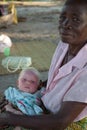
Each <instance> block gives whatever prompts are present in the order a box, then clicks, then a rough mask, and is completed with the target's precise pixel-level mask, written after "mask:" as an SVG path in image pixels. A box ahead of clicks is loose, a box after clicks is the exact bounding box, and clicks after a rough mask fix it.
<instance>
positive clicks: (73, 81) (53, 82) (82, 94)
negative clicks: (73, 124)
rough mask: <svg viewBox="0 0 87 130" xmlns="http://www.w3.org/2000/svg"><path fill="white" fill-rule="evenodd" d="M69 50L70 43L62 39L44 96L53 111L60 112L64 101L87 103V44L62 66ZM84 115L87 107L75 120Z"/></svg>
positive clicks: (45, 103) (86, 114)
mask: <svg viewBox="0 0 87 130" xmlns="http://www.w3.org/2000/svg"><path fill="white" fill-rule="evenodd" d="M67 50H68V44H67V43H63V42H62V41H60V42H59V44H58V47H57V48H56V51H55V53H54V55H53V59H52V63H51V66H50V70H49V75H48V83H47V87H46V93H45V95H44V96H43V97H42V101H43V103H44V105H45V107H46V108H47V109H48V110H50V111H51V112H53V113H56V112H58V110H59V109H60V107H61V103H62V102H64V101H77V102H84V103H87V45H85V46H84V47H83V48H82V49H81V50H80V51H79V53H78V54H77V55H76V56H75V57H74V58H73V59H72V60H70V61H69V62H68V63H67V64H65V65H63V66H62V67H60V65H61V63H62V61H63V58H64V57H65V54H66V53H67ZM84 117H87V107H85V109H84V110H83V111H82V112H81V113H80V115H79V116H78V117H77V118H76V119H75V121H78V120H81V119H82V118H84Z"/></svg>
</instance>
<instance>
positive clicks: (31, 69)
mask: <svg viewBox="0 0 87 130" xmlns="http://www.w3.org/2000/svg"><path fill="white" fill-rule="evenodd" d="M25 72H32V73H33V74H34V75H35V76H36V77H37V79H38V84H39V82H40V72H39V71H38V70H37V69H35V68H34V67H29V68H26V69H23V70H22V71H21V72H20V74H19V78H18V79H20V78H21V76H22V75H23V74H24V73H25Z"/></svg>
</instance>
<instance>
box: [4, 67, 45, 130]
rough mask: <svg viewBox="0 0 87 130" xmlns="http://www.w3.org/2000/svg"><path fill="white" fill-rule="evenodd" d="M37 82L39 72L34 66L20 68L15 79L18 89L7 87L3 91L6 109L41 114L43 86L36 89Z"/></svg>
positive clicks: (21, 112) (28, 113)
mask: <svg viewBox="0 0 87 130" xmlns="http://www.w3.org/2000/svg"><path fill="white" fill-rule="evenodd" d="M39 82H40V74H39V72H38V71H37V70H36V69H35V68H32V67H30V68H28V69H24V70H22V71H21V73H20V74H19V78H18V81H17V87H18V89H16V88H13V87H9V88H8V89H7V90H5V92H4V94H5V98H6V100H8V104H7V105H6V106H5V109H6V111H10V112H13V113H15V114H26V115H38V114H42V113H43V109H42V108H41V97H42V95H43V91H44V88H42V89H40V90H38V89H39ZM16 107H17V108H18V109H16ZM16 128H17V129H16ZM16 128H15V130H21V128H19V127H16Z"/></svg>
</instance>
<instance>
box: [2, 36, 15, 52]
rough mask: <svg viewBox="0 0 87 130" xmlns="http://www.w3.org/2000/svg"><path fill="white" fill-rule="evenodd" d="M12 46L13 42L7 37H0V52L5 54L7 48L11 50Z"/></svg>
mask: <svg viewBox="0 0 87 130" xmlns="http://www.w3.org/2000/svg"><path fill="white" fill-rule="evenodd" d="M11 46H12V41H11V39H10V38H9V37H8V36H7V35H4V34H2V35H0V52H1V53H3V52H4V50H5V48H8V47H9V48H10V47H11Z"/></svg>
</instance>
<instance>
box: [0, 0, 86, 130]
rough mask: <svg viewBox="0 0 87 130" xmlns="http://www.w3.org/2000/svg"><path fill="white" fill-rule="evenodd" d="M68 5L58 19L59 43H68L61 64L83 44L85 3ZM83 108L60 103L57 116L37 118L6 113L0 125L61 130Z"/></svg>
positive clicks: (2, 115) (1, 116) (84, 38)
mask: <svg viewBox="0 0 87 130" xmlns="http://www.w3.org/2000/svg"><path fill="white" fill-rule="evenodd" d="M68 1H70V3H67V4H65V6H64V8H63V11H62V13H61V15H60V19H59V32H60V36H61V39H62V41H63V42H68V43H69V50H68V54H67V55H66V57H65V59H64V62H63V64H64V63H67V62H68V61H69V60H71V59H72V58H73V57H74V56H75V55H76V54H77V53H78V51H79V50H80V49H81V48H82V47H83V46H84V45H85V43H86V41H87V2H84V3H83V2H82V1H83V0H78V1H76V0H68ZM72 1H73V2H72ZM82 3H83V4H82ZM86 106H87V104H86V103H80V102H74V101H73V102H71V101H70V102H69V101H68V102H62V105H61V108H60V111H58V113H56V114H48V115H40V116H24V115H14V114H11V113H9V112H7V113H4V114H1V115H0V125H1V126H2V125H14V126H22V127H25V128H31V129H32V128H34V129H43V128H44V130H48V129H53V130H54V129H55V130H56V129H57V130H64V129H65V128H66V127H67V126H69V124H70V123H72V122H73V120H74V119H75V118H76V117H77V116H78V115H79V114H80V113H81V111H82V110H83V109H84V108H85V107H86Z"/></svg>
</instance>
